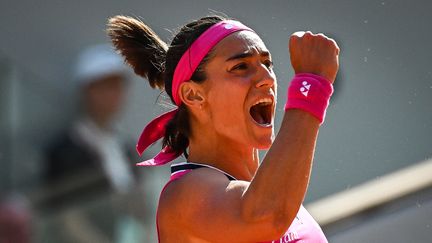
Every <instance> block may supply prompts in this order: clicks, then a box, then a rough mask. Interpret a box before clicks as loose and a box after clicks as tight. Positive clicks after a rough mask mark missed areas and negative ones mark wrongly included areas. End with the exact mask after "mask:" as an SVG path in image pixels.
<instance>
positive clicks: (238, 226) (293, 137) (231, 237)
mask: <svg viewBox="0 0 432 243" xmlns="http://www.w3.org/2000/svg"><path fill="white" fill-rule="evenodd" d="M289 49H290V54H291V62H292V66H293V68H294V71H295V72H296V73H301V72H309V73H314V74H317V75H321V76H323V77H325V78H327V79H328V80H330V81H331V82H333V81H334V78H335V77H336V73H337V70H338V53H339V49H338V47H337V45H336V43H335V42H334V41H333V40H332V39H329V38H327V37H325V36H324V35H322V34H318V35H314V34H312V33H310V32H297V33H295V34H293V35H292V36H291V38H290V44H289ZM205 72H206V74H207V80H206V81H205V82H203V83H202V84H197V83H194V82H185V83H183V84H182V86H181V87H180V91H179V92H180V97H181V99H182V102H183V103H184V104H186V105H187V107H188V110H189V114H190V117H191V119H190V120H191V128H192V136H191V137H190V139H189V140H190V145H189V146H190V147H189V148H190V150H189V158H188V161H190V162H197V163H201V164H208V165H211V166H214V167H216V168H219V169H221V170H223V171H225V172H227V173H229V174H231V175H233V176H234V177H236V178H237V179H239V180H237V181H229V180H228V179H227V177H226V176H225V175H223V174H222V173H220V172H218V171H215V170H212V169H209V168H201V169H197V170H194V171H191V172H190V173H188V174H186V175H184V176H183V177H181V178H180V179H178V180H175V181H173V182H172V183H171V184H169V186H167V188H166V190H165V191H164V192H163V194H162V195H161V198H160V202H159V209H158V212H159V213H158V226H159V230H160V232H159V234H160V235H159V236H160V241H161V242H261V241H268V240H274V239H278V238H280V237H281V236H282V235H283V234H284V233H285V231H286V230H287V228H288V227H289V226H290V224H291V222H292V221H293V219H294V218H295V216H296V214H297V212H298V210H299V208H300V206H301V203H302V202H303V199H304V195H305V193H306V190H307V185H308V183H309V177H310V172H311V166H312V160H313V154H314V149H315V143H316V139H317V136H318V129H319V121H318V120H317V119H316V118H315V117H313V116H312V115H310V114H308V113H307V112H304V111H302V110H297V109H293V110H288V111H287V112H285V114H284V117H283V120H282V124H281V127H280V130H279V132H278V134H277V136H276V137H274V134H273V119H272V123H271V125H270V126H263V125H260V124H258V123H256V122H255V121H254V120H253V119H252V117H251V115H250V112H249V110H250V107H251V106H252V105H253V104H254V103H255V102H256V101H257V100H259V99H262V98H270V99H272V100H273V101H275V100H276V98H275V93H276V77H275V75H274V72H273V69H272V63H271V56H270V54H269V52H268V50H267V48H266V47H265V45H264V43H263V42H262V40H261V39H260V38H259V37H258V36H257V35H256V34H254V33H252V32H246V31H242V32H237V33H234V34H232V35H230V36H228V37H226V38H225V39H223V40H222V41H221V42H219V43H218V44H217V45H216V46H215V47H214V50H213V52H212V58H211V59H210V61H209V62H208V64H207V66H206V67H205ZM274 109H275V104H274V102H273V106H272V111H273V114H274ZM268 148H269V151H268V153H267V155H266V156H265V158H264V160H263V162H262V163H261V165H259V158H258V149H268ZM258 166H259V167H258ZM221 232H223V233H221Z"/></svg>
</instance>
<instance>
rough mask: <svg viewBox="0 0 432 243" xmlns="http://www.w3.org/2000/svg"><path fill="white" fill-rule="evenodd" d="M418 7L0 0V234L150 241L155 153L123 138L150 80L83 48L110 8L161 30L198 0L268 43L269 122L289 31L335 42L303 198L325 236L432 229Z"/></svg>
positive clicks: (422, 9)
mask: <svg viewBox="0 0 432 243" xmlns="http://www.w3.org/2000/svg"><path fill="white" fill-rule="evenodd" d="M431 10H432V2H430V1H427V0H413V1H403V0H388V1H383V0H381V1H377V0H364V1H343V0H322V1H311V0H268V1H255V0H248V1H247V0H238V1H210V0H199V1H198V0H195V1H181V2H179V1H173V0H168V1H149V0H144V1H134V0H128V1H101V0H93V1H80V0H77V1H62V0H56V1H55V0H45V1H7V0H2V1H1V2H0V242H157V239H156V238H155V235H156V233H155V226H154V218H155V208H156V205H157V199H158V196H159V192H160V190H161V188H162V186H163V185H164V184H165V182H166V181H167V180H168V177H169V167H168V166H165V167H161V168H136V167H134V164H135V163H136V162H139V161H141V160H143V159H146V158H149V157H150V156H152V155H154V154H155V153H156V152H157V151H158V150H159V146H153V148H152V150H150V151H149V152H148V154H145V155H144V156H143V157H141V158H139V157H137V156H136V155H135V154H134V143H135V140H136V139H137V137H138V135H139V134H140V132H141V129H142V128H143V126H144V125H146V124H147V123H148V122H149V121H150V120H151V119H152V118H154V117H155V116H156V115H158V114H161V113H162V112H164V111H166V108H164V106H161V105H160V103H164V101H163V95H162V96H161V95H160V93H159V92H158V91H155V90H152V89H150V87H149V86H148V85H147V82H145V81H144V80H142V79H140V78H138V77H137V76H135V75H133V74H132V73H131V70H128V69H127V67H124V66H123V67H122V66H121V65H118V63H117V61H116V60H115V57H112V56H111V54H109V53H107V52H105V54H100V52H99V51H95V50H96V49H98V48H102V47H101V46H100V44H109V42H108V38H107V36H106V34H105V28H106V22H107V19H108V18H109V17H110V16H113V15H117V14H123V15H131V16H136V17H140V18H141V19H143V20H144V21H145V22H146V23H147V24H149V25H150V26H151V27H152V28H153V30H154V31H155V32H156V33H157V34H158V35H159V36H161V38H162V39H163V40H165V41H167V42H170V40H171V38H172V37H173V33H175V30H176V29H178V28H179V27H180V26H181V25H182V24H185V23H187V22H188V21H190V20H192V19H196V18H199V17H202V16H205V15H208V14H211V13H223V14H226V15H228V16H230V17H233V18H236V19H239V20H240V21H242V22H244V23H245V24H247V25H248V26H250V27H252V28H253V29H255V30H256V32H257V33H259V35H260V36H261V37H262V39H263V40H264V42H265V43H266V45H267V47H268V49H269V50H270V51H271V52H272V55H273V60H274V63H275V72H276V74H277V77H278V82H279V91H280V93H279V96H278V101H279V103H278V107H277V113H278V114H279V115H278V116H277V117H276V123H277V126H276V127H279V124H280V119H281V115H280V114H282V112H283V104H284V102H285V99H286V97H285V92H284V90H286V87H287V83H288V82H289V80H290V78H291V77H292V75H293V71H292V69H291V67H290V61H289V55H288V50H287V45H288V38H289V36H290V35H291V33H293V32H295V31H298V30H311V31H313V32H323V33H325V34H327V35H328V36H330V37H332V38H334V39H335V40H336V41H337V42H338V44H339V46H340V48H341V55H340V64H341V65H340V72H339V74H338V77H337V81H336V86H335V95H334V96H333V98H332V102H331V105H330V107H329V109H328V113H327V118H326V123H325V124H324V125H323V126H322V128H321V130H320V137H319V140H318V144H317V149H316V154H315V160H314V168H313V174H312V179H311V183H310V185H309V189H308V194H307V197H306V200H305V205H306V207H307V208H308V209H309V210H310V212H311V213H312V214H313V216H314V217H315V218H316V219H317V221H319V223H320V224H321V226H322V228H323V230H324V231H325V233H326V235H327V237H328V239H329V242H393V243H395V242H431V241H432V161H431V158H432V68H431V61H430V60H432V48H431V47H430V43H432V33H431V31H430V23H432V15H431V14H430V11H431ZM95 45H96V46H95ZM102 46H103V45H102ZM89 48H90V49H89ZM104 48H106V46H105V47H104ZM102 49H103V48H102ZM108 49H109V48H108ZM103 50H105V51H106V49H103ZM103 50H102V51H101V52H102V53H103V52H104V51H103ZM86 53H87V54H86ZM92 53H93V54H92ZM98 55H102V56H98ZM104 55H106V57H105V56H104ZM108 56H109V57H108ZM110 58H112V61H109V60H111V59H110ZM101 60H102V61H101ZM92 65H94V66H92ZM90 66H91V67H92V68H86V67H90ZM108 67H109V68H108ZM101 107H102V108H101ZM113 107H114V108H113ZM111 108H112V109H111ZM101 111H104V112H101ZM77 151H78V152H77ZM264 153H265V152H263V154H264ZM104 158H105V160H106V161H105V160H104ZM109 158H116V159H115V161H120V162H115V161H112V159H109ZM183 159H184V158H183ZM86 160H88V161H90V162H88V163H87V162H84V161H86ZM60 161H63V162H60ZM76 161H82V163H81V164H79V163H74V162H76ZM101 161H105V162H101ZM7 239H9V241H8V240H7ZM2 240H3V241H2Z"/></svg>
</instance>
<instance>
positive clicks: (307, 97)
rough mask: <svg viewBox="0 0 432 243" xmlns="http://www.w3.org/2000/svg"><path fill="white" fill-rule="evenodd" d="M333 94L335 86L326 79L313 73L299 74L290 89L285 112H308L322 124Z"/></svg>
mask: <svg viewBox="0 0 432 243" xmlns="http://www.w3.org/2000/svg"><path fill="white" fill-rule="evenodd" d="M332 93H333V85H332V84H331V82H330V81H329V80H327V79H326V78H324V77H322V76H319V75H316V74H311V73H298V74H296V75H295V76H294V78H293V79H292V81H291V83H290V85H289V87H288V99H287V102H286V104H285V111H286V110H289V109H300V110H303V111H306V112H308V113H310V114H311V115H313V116H314V117H315V118H317V119H318V120H319V121H320V124H322V123H323V122H324V119H325V114H326V109H327V107H328V104H329V101H330V97H331V95H332Z"/></svg>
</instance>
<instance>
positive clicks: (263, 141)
mask: <svg viewBox="0 0 432 243" xmlns="http://www.w3.org/2000/svg"><path fill="white" fill-rule="evenodd" d="M273 141H274V133H273V131H272V132H271V134H268V135H266V136H261V137H260V138H258V139H257V140H256V145H255V148H257V149H263V150H265V149H269V148H270V147H271V146H272V144H273Z"/></svg>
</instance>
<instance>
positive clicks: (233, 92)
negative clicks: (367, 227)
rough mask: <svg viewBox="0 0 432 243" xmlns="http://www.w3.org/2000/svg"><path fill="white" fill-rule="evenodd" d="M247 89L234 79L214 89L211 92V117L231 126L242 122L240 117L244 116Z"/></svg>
mask: <svg viewBox="0 0 432 243" xmlns="http://www.w3.org/2000/svg"><path fill="white" fill-rule="evenodd" d="M247 90H248V89H247V87H244V86H243V85H242V84H239V83H234V82H233V81H231V82H229V83H226V84H225V85H219V87H218V88H217V89H212V90H211V92H210V93H209V103H210V106H211V108H210V109H211V114H212V117H211V119H213V120H215V121H217V122H218V123H219V124H223V125H227V126H228V125H229V126H230V127H234V125H235V124H236V123H239V122H241V121H240V120H239V119H243V117H244V103H245V97H246V94H247Z"/></svg>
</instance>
